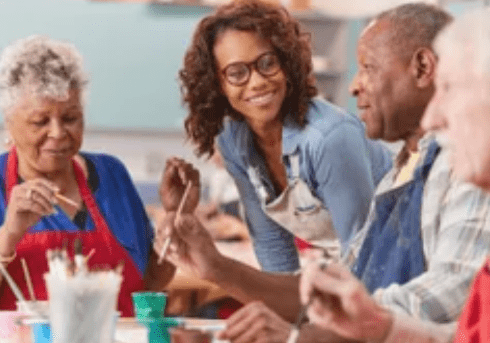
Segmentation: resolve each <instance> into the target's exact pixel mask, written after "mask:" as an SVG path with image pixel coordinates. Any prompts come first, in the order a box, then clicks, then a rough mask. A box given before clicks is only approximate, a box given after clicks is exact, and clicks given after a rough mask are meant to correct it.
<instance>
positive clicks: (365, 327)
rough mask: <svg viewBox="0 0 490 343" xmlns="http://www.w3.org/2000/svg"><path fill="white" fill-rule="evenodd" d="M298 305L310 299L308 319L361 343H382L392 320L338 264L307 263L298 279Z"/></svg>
mask: <svg viewBox="0 0 490 343" xmlns="http://www.w3.org/2000/svg"><path fill="white" fill-rule="evenodd" d="M300 296H301V302H302V303H303V304H306V303H308V302H309V301H310V298H311V297H313V300H312V302H311V304H310V306H309V309H308V312H307V313H308V317H309V318H310V321H311V322H312V323H313V324H316V325H319V326H321V327H323V328H325V329H328V330H330V331H332V332H334V333H336V334H337V335H339V336H341V337H344V338H347V339H355V340H361V341H365V340H367V341H370V342H376V341H382V339H383V338H385V337H386V335H387V334H388V332H389V329H390V328H391V325H392V322H393V317H392V314H391V313H390V312H389V311H388V310H386V309H385V308H383V307H381V306H380V305H378V304H377V303H376V302H375V301H374V299H373V298H372V297H371V296H370V295H369V293H368V291H367V290H366V288H365V287H364V285H363V284H362V283H361V282H360V281H359V280H357V278H356V277H355V276H354V275H352V274H351V273H350V271H349V270H348V269H346V268H345V267H343V266H342V265H340V264H330V265H328V266H327V267H322V266H320V264H318V263H312V264H309V265H308V266H307V267H306V268H305V271H304V272H303V274H302V276H301V280H300Z"/></svg>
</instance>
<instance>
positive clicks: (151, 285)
mask: <svg viewBox="0 0 490 343" xmlns="http://www.w3.org/2000/svg"><path fill="white" fill-rule="evenodd" d="M87 84H88V79H87V76H86V74H85V71H84V69H83V61H82V57H81V55H80V54H79V52H78V51H77V50H76V48H75V47H74V46H73V45H71V44H69V43H66V42H61V41H57V40H53V39H50V38H48V37H44V36H37V35H36V36H30V37H28V38H25V39H20V40H18V41H16V42H14V43H13V44H11V45H9V46H7V47H6V48H5V49H4V51H3V53H2V55H1V59H0V106H1V109H2V111H3V115H4V119H5V127H6V133H7V135H8V137H9V138H8V139H9V140H10V143H9V145H10V149H9V151H8V152H7V153H4V154H2V155H0V189H1V193H2V196H0V222H1V223H2V224H1V227H0V263H3V264H4V265H5V266H6V265H8V268H7V269H8V272H9V273H10V275H11V276H12V277H13V279H14V280H15V282H16V283H17V285H18V286H19V287H20V288H21V290H22V291H23V293H24V295H25V296H26V297H27V294H28V293H27V285H26V282H25V280H24V276H23V271H22V267H21V262H20V260H21V258H24V259H25V260H26V263H27V265H28V266H29V269H30V272H31V278H32V282H33V285H34V293H35V296H36V298H37V299H38V300H46V299H47V293H46V287H45V283H44V279H43V274H44V273H46V272H47V271H48V265H47V261H46V250H47V249H61V248H62V247H66V245H67V244H68V248H70V247H71V246H72V244H73V242H74V240H75V239H76V238H79V239H81V240H82V242H83V251H82V252H83V254H85V255H86V254H88V253H89V251H91V250H92V249H94V251H95V254H94V255H93V256H92V257H91V258H90V260H89V261H88V264H89V267H90V266H97V265H100V266H108V267H112V268H114V267H116V266H117V265H118V264H119V263H120V262H121V261H122V262H124V270H123V282H122V285H121V290H120V293H119V299H118V310H119V311H121V313H122V315H123V316H132V315H133V306H132V300H131V292H134V291H140V290H143V289H153V290H162V289H163V287H164V286H165V285H166V283H167V282H168V281H170V279H171V276H172V275H173V272H174V268H173V266H172V265H170V264H168V263H164V264H162V265H158V264H157V255H156V254H155V252H153V249H151V246H152V240H153V235H154V233H153V228H152V226H151V224H150V221H149V219H148V217H147V215H146V213H145V210H144V207H143V204H142V202H141V200H140V198H139V196H138V194H137V192H136V190H135V187H134V185H133V183H132V181H131V179H130V177H129V174H128V172H127V170H126V169H125V167H124V166H123V164H122V163H121V162H120V161H119V160H117V159H116V158H115V157H112V156H109V155H105V154H98V153H88V152H80V147H81V144H82V139H83V133H84V105H85V97H86V92H87ZM59 195H62V196H64V197H66V198H69V199H71V200H72V202H73V203H72V204H69V203H67V202H65V201H60V200H59ZM0 283H1V284H0V308H1V309H3V310H5V309H15V300H16V299H15V297H14V294H13V293H12V291H11V290H10V288H9V287H8V285H7V284H6V282H2V279H1V278H0Z"/></svg>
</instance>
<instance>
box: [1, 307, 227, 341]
mask: <svg viewBox="0 0 490 343" xmlns="http://www.w3.org/2000/svg"><path fill="white" fill-rule="evenodd" d="M1 316H4V318H5V316H8V317H10V318H12V319H14V321H13V322H12V323H15V324H14V325H10V326H9V327H8V331H9V332H6V331H7V330H6V328H4V327H2V328H1V330H0V343H14V342H15V343H35V342H34V339H33V335H32V326H33V325H35V324H45V323H46V321H45V320H35V319H32V318H29V317H27V316H25V315H24V314H22V313H21V312H17V311H0V317H1ZM4 318H3V319H4ZM176 319H177V320H178V321H179V322H180V323H181V324H180V325H183V326H184V327H186V328H189V329H198V330H203V331H210V332H212V333H215V332H217V331H219V330H221V329H223V328H224V327H225V321H224V320H219V319H200V318H183V317H177V318H176ZM113 343H148V329H147V328H146V327H145V326H144V325H142V324H140V323H139V322H138V320H137V319H136V318H119V319H118V321H117V324H116V328H115V333H114V342H113ZM213 343H226V341H220V340H217V339H214V340H213Z"/></svg>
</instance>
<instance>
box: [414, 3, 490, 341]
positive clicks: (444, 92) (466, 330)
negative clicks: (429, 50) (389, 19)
mask: <svg viewBox="0 0 490 343" xmlns="http://www.w3.org/2000/svg"><path fill="white" fill-rule="evenodd" d="M489 17H490V9H488V8H482V9H477V10H473V11H472V12H470V13H467V14H465V15H463V16H462V17H461V18H458V19H457V20H456V21H455V22H454V23H453V24H452V25H450V26H449V27H448V28H447V29H446V30H445V31H444V32H443V33H442V34H441V35H440V36H439V37H438V39H437V41H436V51H437V53H438V56H439V65H438V69H437V77H436V86H437V88H436V89H437V90H436V94H435V96H434V98H433V100H432V102H431V104H430V106H429V108H428V109H427V112H426V114H425V116H424V119H423V121H422V124H423V126H424V127H425V128H426V129H427V130H431V129H433V130H437V131H438V132H439V134H440V135H441V136H443V139H442V140H443V142H444V143H443V144H444V145H447V146H448V148H449V149H450V150H451V152H452V165H453V167H454V174H455V176H456V177H459V178H462V179H465V180H468V181H470V182H472V183H474V184H475V185H477V186H479V187H481V188H482V189H483V190H485V191H486V192H490V121H489V118H490V49H489V46H490V21H489V20H488V18H489ZM486 235H487V236H488V232H487V233H486ZM480 242H481V244H488V243H487V242H488V237H481V238H480ZM489 290H490V262H489V261H488V260H487V261H486V262H485V263H484V264H483V266H482V268H481V269H480V271H479V272H478V273H477V275H476V277H475V279H474V281H473V286H472V289H471V292H470V295H469V297H468V300H467V302H466V305H465V308H464V310H463V313H462V315H461V317H460V319H459V322H458V329H457V332H456V335H455V342H458V343H470V342H488V341H489V336H488V332H489V331H490V307H489V304H490V303H489V301H488V298H489V295H490V292H489Z"/></svg>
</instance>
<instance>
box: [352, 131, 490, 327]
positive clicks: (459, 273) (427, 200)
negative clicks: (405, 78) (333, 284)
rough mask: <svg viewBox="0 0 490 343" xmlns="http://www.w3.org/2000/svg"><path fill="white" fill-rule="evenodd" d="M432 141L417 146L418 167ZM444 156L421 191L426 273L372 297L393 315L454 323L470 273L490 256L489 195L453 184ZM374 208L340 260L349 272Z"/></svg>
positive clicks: (389, 185)
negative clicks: (342, 260) (418, 154)
mask: <svg viewBox="0 0 490 343" xmlns="http://www.w3.org/2000/svg"><path fill="white" fill-rule="evenodd" d="M432 138H433V137H430V136H429V137H424V139H422V140H421V141H420V142H419V151H420V157H419V162H418V163H417V166H418V165H419V163H421V162H422V161H423V160H424V158H425V155H426V153H427V148H428V146H429V143H430V141H431V139H432ZM448 155H449V151H447V149H444V148H443V149H442V150H441V152H440V153H439V155H438V157H437V158H436V160H435V162H434V164H433V166H432V169H431V171H430V173H429V176H428V179H427V181H426V184H425V187H424V195H423V199H422V208H421V232H422V241H423V248H424V256H425V265H426V271H425V272H424V273H423V274H421V275H420V276H418V277H416V278H414V279H413V280H411V281H409V282H407V283H406V284H404V285H399V284H392V285H390V286H389V287H387V288H384V289H378V290H376V291H375V292H374V298H375V299H376V300H377V301H378V302H379V303H380V304H382V305H384V306H385V307H387V308H389V309H390V310H392V311H393V312H395V313H399V314H405V315H406V314H408V315H410V316H411V317H413V318H415V319H422V320H429V321H432V322H436V323H450V322H453V321H456V320H457V319H458V316H459V314H460V312H461V310H462V308H463V305H464V303H465V301H466V299H467V295H468V291H469V287H470V284H471V282H472V280H473V278H474V276H475V273H476V272H477V270H478V269H479V268H480V267H481V265H482V263H483V261H484V260H485V257H486V256H487V255H488V254H489V251H490V211H489V209H490V195H488V194H486V193H484V192H483V191H481V190H480V189H478V188H477V187H476V186H473V185H471V184H469V183H465V182H461V181H457V180H454V179H453V178H452V177H451V169H450V164H449V160H448V157H449V156H448ZM417 166H416V167H417ZM397 172H398V170H395V168H393V169H392V170H390V171H389V172H388V173H387V174H386V175H385V177H384V178H383V180H382V181H381V182H380V184H379V185H378V188H377V190H376V194H375V197H377V196H379V195H380V194H383V193H385V192H387V191H389V190H391V189H394V187H395V186H394V184H395V176H396V175H397ZM409 180H410V179H409ZM409 180H407V181H405V183H406V182H408V181H409ZM405 183H402V184H401V185H399V186H397V187H400V186H402V185H404V184H405ZM374 203H375V202H374V201H373V202H372V203H371V209H370V213H369V215H368V217H367V220H366V223H365V224H364V226H363V228H362V229H361V231H359V233H358V234H357V235H356V236H355V237H354V239H353V241H352V244H351V245H350V248H349V250H348V251H347V253H346V255H345V256H344V262H345V263H346V264H347V265H349V266H350V267H352V265H353V263H354V261H355V259H356V257H357V255H358V254H359V251H360V248H361V246H362V243H363V241H364V237H365V236H366V233H367V231H368V230H369V228H370V227H371V223H372V222H373V221H374V220H375V219H376V218H375V217H376V212H375V211H374Z"/></svg>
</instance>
